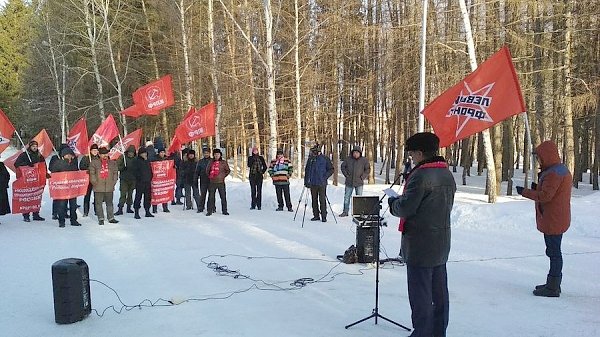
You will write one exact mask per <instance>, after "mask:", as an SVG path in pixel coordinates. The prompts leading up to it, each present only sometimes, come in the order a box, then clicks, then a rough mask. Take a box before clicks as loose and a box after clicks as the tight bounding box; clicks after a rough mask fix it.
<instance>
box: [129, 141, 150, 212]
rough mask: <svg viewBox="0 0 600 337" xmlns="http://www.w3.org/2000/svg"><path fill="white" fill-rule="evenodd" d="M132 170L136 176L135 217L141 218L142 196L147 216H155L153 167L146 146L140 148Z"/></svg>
mask: <svg viewBox="0 0 600 337" xmlns="http://www.w3.org/2000/svg"><path fill="white" fill-rule="evenodd" d="M131 166H132V167H131V170H132V172H133V175H134V176H135V200H134V202H133V210H134V212H135V215H134V218H136V219H141V218H140V207H141V202H142V197H143V198H144V210H146V215H145V216H146V217H147V218H153V217H154V215H152V213H150V197H151V195H150V182H151V181H152V167H151V166H150V161H148V152H147V151H146V148H144V147H141V148H140V149H139V150H138V156H137V157H136V158H135V160H134V161H133V162H132V164H131Z"/></svg>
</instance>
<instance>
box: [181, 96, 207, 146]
mask: <svg viewBox="0 0 600 337" xmlns="http://www.w3.org/2000/svg"><path fill="white" fill-rule="evenodd" d="M214 135H215V103H214V102H212V103H208V104H207V105H205V106H203V107H202V108H200V109H198V110H196V111H194V113H192V114H190V115H189V116H188V117H187V118H185V119H184V120H183V121H182V122H181V124H179V126H178V127H177V129H176V130H175V136H177V138H178V139H179V141H180V142H181V143H188V142H191V141H193V140H196V139H200V138H204V137H210V136H214Z"/></svg>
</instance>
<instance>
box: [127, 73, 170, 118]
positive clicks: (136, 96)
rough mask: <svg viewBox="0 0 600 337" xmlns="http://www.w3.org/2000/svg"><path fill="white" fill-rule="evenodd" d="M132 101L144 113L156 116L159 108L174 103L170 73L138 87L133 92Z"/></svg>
mask: <svg viewBox="0 0 600 337" xmlns="http://www.w3.org/2000/svg"><path fill="white" fill-rule="evenodd" d="M133 102H134V103H135V105H138V106H139V107H140V108H141V109H142V111H143V114H145V115H153V116H156V115H158V113H159V112H160V110H161V109H164V108H168V107H170V106H171V105H173V104H175V98H174V96H173V88H172V85H171V75H166V76H163V77H161V78H160V79H158V80H156V81H154V82H151V83H148V84H146V85H144V86H143V87H140V88H139V89H137V90H136V91H135V92H134V93H133Z"/></svg>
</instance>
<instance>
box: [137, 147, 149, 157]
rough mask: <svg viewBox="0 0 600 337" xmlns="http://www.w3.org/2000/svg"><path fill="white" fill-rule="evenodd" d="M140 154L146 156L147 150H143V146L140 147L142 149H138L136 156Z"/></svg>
mask: <svg viewBox="0 0 600 337" xmlns="http://www.w3.org/2000/svg"><path fill="white" fill-rule="evenodd" d="M142 153H146V154H147V153H148V150H146V148H145V147H143V146H142V147H140V149H139V150H138V155H140V154H142Z"/></svg>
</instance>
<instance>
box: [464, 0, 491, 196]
mask: <svg viewBox="0 0 600 337" xmlns="http://www.w3.org/2000/svg"><path fill="white" fill-rule="evenodd" d="M459 4H460V9H461V12H462V16H463V22H464V25H465V32H466V35H467V47H468V49H469V60H470V63H471V70H472V71H475V69H477V60H476V59H475V44H474V42H473V35H472V33H471V20H470V19H469V13H467V6H466V4H465V0H459ZM482 135H483V146H484V149H485V159H486V163H487V169H488V174H487V186H488V202H489V203H495V202H496V167H495V164H494V153H493V152H492V140H491V138H490V132H489V130H484V131H483V132H482Z"/></svg>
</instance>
